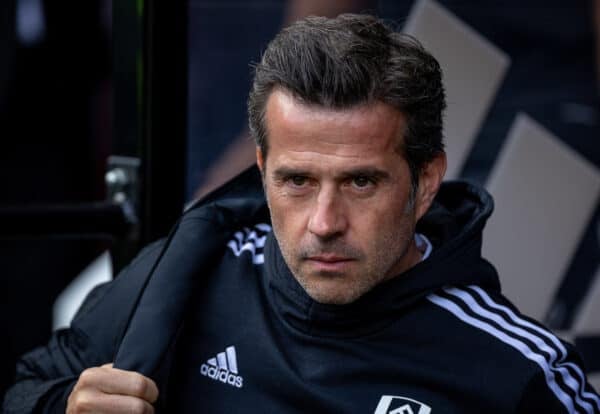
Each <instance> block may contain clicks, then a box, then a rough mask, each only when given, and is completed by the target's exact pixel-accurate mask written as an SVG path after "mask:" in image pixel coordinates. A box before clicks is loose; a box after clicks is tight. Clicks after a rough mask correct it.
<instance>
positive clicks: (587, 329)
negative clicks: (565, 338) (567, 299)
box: [571, 267, 600, 336]
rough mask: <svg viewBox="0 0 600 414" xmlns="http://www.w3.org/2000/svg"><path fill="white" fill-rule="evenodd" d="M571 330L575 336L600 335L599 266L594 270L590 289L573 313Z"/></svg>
mask: <svg viewBox="0 0 600 414" xmlns="http://www.w3.org/2000/svg"><path fill="white" fill-rule="evenodd" d="M571 330H572V331H573V334H574V335H575V336H578V335H600V267H599V268H598V269H597V271H596V275H595V276H594V280H593V282H592V287H591V289H590V290H588V292H587V294H586V296H585V299H584V300H583V302H582V304H581V306H580V308H579V311H578V312H577V315H575V320H574V322H573V328H572V329H571Z"/></svg>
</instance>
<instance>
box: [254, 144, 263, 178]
mask: <svg viewBox="0 0 600 414" xmlns="http://www.w3.org/2000/svg"><path fill="white" fill-rule="evenodd" d="M256 164H257V165H258V169H259V170H260V173H261V174H264V172H265V160H264V158H263V153H262V151H261V149H260V147H259V146H257V147H256Z"/></svg>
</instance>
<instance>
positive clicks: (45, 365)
mask: <svg viewBox="0 0 600 414" xmlns="http://www.w3.org/2000/svg"><path fill="white" fill-rule="evenodd" d="M161 246H162V242H161V241H159V242H157V243H153V244H152V245H150V246H148V247H147V248H145V249H144V250H143V251H142V252H141V253H140V254H139V255H138V257H137V258H136V259H134V261H133V262H132V263H131V264H130V265H129V266H128V267H127V268H125V269H124V270H123V271H122V272H121V274H119V276H118V277H116V278H115V279H114V280H113V281H112V282H109V283H106V284H103V285H99V286H97V287H96V288H94V289H93V290H92V292H90V294H89V295H88V296H87V297H86V299H85V301H84V303H83V304H82V306H81V307H80V309H79V310H78V312H77V314H76V316H75V318H74V319H73V321H72V323H71V327H70V328H68V329H61V330H58V331H56V332H54V333H53V334H52V336H51V338H50V340H49V342H48V343H47V344H46V345H45V346H42V347H39V348H36V349H34V350H33V351H30V352H28V353H26V354H25V355H23V356H22V357H21V358H20V360H19V361H18V362H17V366H16V377H15V383H14V384H13V386H12V387H11V388H9V389H8V391H7V392H6V394H5V397H4V402H3V411H2V412H4V413H7V414H11V413H20V414H22V413H34V412H35V413H58V412H63V413H64V412H65V408H66V402H67V398H68V397H69V394H70V393H71V390H72V389H73V386H74V385H75V383H76V382H77V379H78V377H79V374H80V373H81V372H82V371H83V370H85V369H86V368H90V367H94V366H99V365H102V364H105V363H108V362H112V358H113V356H114V353H115V351H116V349H117V347H118V343H119V340H120V337H121V335H122V333H123V331H124V329H125V327H126V324H127V322H128V319H129V316H130V314H131V311H132V309H133V307H134V306H135V303H136V301H135V298H136V292H137V291H139V290H140V289H141V288H142V286H143V283H144V280H145V276H146V275H147V274H148V273H150V270H151V268H152V266H153V264H154V262H155V261H156V257H157V255H158V253H159V252H160V247H161Z"/></svg>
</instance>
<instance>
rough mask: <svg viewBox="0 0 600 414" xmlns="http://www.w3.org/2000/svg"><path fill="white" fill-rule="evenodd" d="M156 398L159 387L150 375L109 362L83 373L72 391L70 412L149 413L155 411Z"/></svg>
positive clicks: (68, 409) (68, 406)
mask: <svg viewBox="0 0 600 414" xmlns="http://www.w3.org/2000/svg"><path fill="white" fill-rule="evenodd" d="M157 398H158V388H157V387H156V384H155V383H154V381H152V380H151V379H150V378H148V377H145V376H143V375H142V374H139V373H137V372H133V371H124V370H122V369H117V368H113V366H112V364H106V365H102V366H101V367H93V368H88V369H86V370H85V371H83V372H82V373H81V375H80V376H79V379H78V380H77V383H76V384H75V387H74V388H73V391H72V392H71V395H69V399H68V401H67V414H75V413H88V412H101V413H143V414H149V413H154V407H153V406H152V404H153V403H154V402H155V401H156V399H157Z"/></svg>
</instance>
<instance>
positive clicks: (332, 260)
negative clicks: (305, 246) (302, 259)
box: [306, 254, 354, 275]
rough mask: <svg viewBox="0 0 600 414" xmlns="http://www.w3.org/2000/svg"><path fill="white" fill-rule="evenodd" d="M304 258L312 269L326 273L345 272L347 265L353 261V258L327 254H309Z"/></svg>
mask: <svg viewBox="0 0 600 414" xmlns="http://www.w3.org/2000/svg"><path fill="white" fill-rule="evenodd" d="M306 260H307V262H308V263H309V264H310V266H311V267H312V269H313V270H315V271H316V272H318V273H320V274H327V275H332V274H345V273H346V271H347V267H348V265H349V264H350V263H351V262H353V261H354V259H352V258H349V257H345V256H337V255H329V254H326V255H318V256H310V257H308V258H307V259H306Z"/></svg>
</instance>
